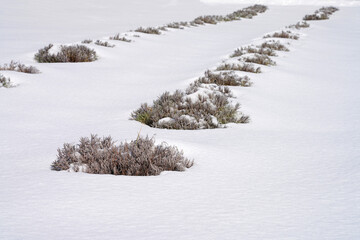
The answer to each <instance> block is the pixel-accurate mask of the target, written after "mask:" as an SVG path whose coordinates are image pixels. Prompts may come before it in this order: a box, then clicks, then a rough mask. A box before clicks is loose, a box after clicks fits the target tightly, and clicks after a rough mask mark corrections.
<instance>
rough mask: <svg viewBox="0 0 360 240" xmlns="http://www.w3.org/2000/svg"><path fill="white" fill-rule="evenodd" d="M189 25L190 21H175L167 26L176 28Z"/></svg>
mask: <svg viewBox="0 0 360 240" xmlns="http://www.w3.org/2000/svg"><path fill="white" fill-rule="evenodd" d="M188 26H189V23H188V22H173V23H169V24H167V25H166V26H165V27H167V28H175V29H184V27H188Z"/></svg>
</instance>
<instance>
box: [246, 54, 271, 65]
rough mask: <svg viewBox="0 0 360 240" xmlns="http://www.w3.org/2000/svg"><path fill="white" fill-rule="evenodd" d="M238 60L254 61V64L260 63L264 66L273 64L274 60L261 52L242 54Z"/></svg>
mask: <svg viewBox="0 0 360 240" xmlns="http://www.w3.org/2000/svg"><path fill="white" fill-rule="evenodd" d="M239 61H244V62H247V63H256V64H260V65H265V66H275V65H276V62H275V61H273V60H272V59H271V58H270V57H268V56H266V55H262V54H257V53H255V54H254V55H252V56H243V57H241V58H240V59H239Z"/></svg>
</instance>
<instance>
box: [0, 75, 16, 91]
mask: <svg viewBox="0 0 360 240" xmlns="http://www.w3.org/2000/svg"><path fill="white" fill-rule="evenodd" d="M2 87H3V88H11V87H14V85H13V84H12V83H11V81H10V78H7V77H5V76H4V75H2V74H1V73H0V88H2Z"/></svg>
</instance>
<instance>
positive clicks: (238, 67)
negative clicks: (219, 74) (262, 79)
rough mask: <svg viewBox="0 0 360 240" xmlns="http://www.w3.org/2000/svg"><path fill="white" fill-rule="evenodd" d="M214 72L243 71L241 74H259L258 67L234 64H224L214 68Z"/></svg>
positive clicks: (247, 64) (259, 69)
mask: <svg viewBox="0 0 360 240" xmlns="http://www.w3.org/2000/svg"><path fill="white" fill-rule="evenodd" d="M216 71H243V72H251V73H261V68H260V67H255V66H254V64H249V63H243V64H235V63H232V64H230V63H224V64H222V65H220V66H218V67H217V68H216Z"/></svg>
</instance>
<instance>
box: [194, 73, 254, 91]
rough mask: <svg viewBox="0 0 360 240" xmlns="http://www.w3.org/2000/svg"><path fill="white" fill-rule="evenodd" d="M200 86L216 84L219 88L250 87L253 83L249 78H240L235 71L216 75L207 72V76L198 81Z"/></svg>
mask: <svg viewBox="0 0 360 240" xmlns="http://www.w3.org/2000/svg"><path fill="white" fill-rule="evenodd" d="M197 82H199V83H200V84H216V85H218V86H242V87H250V86H251V85H252V82H251V81H250V78H249V77H248V76H244V77H241V76H238V75H236V74H235V73H234V72H233V71H231V72H220V73H214V72H211V71H209V70H208V71H206V72H205V75H204V76H203V77H201V78H199V79H198V80H197Z"/></svg>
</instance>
